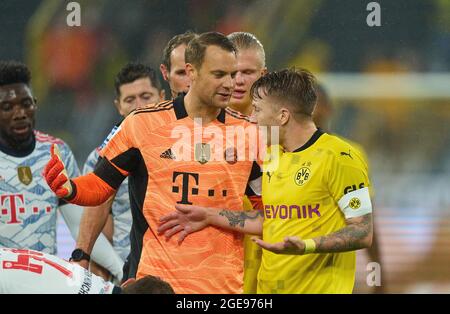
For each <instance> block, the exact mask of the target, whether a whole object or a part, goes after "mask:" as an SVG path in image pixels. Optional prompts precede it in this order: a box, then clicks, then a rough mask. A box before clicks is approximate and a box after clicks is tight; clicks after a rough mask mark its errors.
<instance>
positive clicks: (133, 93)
mask: <svg viewBox="0 0 450 314" xmlns="http://www.w3.org/2000/svg"><path fill="white" fill-rule="evenodd" d="M119 89H120V99H119V100H116V102H115V103H116V106H117V109H118V110H119V113H120V115H122V116H123V117H126V116H127V115H128V114H129V113H130V112H131V111H133V110H134V109H138V108H142V107H145V106H147V105H150V104H153V103H158V102H160V101H163V100H164V90H161V91H159V90H158V89H157V88H156V87H154V86H153V85H152V82H151V81H150V79H149V78H148V77H145V78H141V79H138V80H136V81H134V82H131V83H127V84H123V85H122V86H120V88H119Z"/></svg>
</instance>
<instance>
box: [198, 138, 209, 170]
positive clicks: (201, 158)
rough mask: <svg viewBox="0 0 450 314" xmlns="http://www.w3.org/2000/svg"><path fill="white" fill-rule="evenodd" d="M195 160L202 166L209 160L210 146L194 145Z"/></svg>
mask: <svg viewBox="0 0 450 314" xmlns="http://www.w3.org/2000/svg"><path fill="white" fill-rule="evenodd" d="M194 152H195V160H196V161H198V162H199V163H201V164H202V165H204V164H206V163H207V162H208V161H209V160H210V159H211V146H210V145H209V144H207V143H197V144H195V151H194Z"/></svg>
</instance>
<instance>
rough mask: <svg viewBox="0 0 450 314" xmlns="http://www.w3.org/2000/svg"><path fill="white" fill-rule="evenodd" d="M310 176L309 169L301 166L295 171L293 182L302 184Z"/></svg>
mask: <svg viewBox="0 0 450 314" xmlns="http://www.w3.org/2000/svg"><path fill="white" fill-rule="evenodd" d="M310 176H311V170H310V169H309V168H308V167H302V168H300V170H298V171H297V173H296V174H295V177H294V181H295V184H297V185H300V186H302V185H303V184H305V183H306V182H307V181H308V180H309V177H310Z"/></svg>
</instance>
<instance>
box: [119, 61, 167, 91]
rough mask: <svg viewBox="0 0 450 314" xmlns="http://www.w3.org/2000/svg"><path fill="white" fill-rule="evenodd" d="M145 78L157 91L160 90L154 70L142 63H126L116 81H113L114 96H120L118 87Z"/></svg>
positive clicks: (158, 80)
mask: <svg viewBox="0 0 450 314" xmlns="http://www.w3.org/2000/svg"><path fill="white" fill-rule="evenodd" d="M147 77H148V78H149V79H150V82H151V83H152V85H153V86H154V87H155V88H156V89H157V90H158V91H160V90H161V89H162V85H161V81H160V79H159V77H158V73H157V72H156V71H155V70H153V69H152V68H151V67H149V66H146V65H145V64H142V63H138V62H130V63H128V64H127V65H125V66H124V67H123V68H122V69H121V70H120V72H119V73H118V74H117V76H116V79H115V80H114V87H115V89H116V95H117V96H120V86H122V85H124V84H128V83H132V82H134V81H136V80H138V79H141V78H147Z"/></svg>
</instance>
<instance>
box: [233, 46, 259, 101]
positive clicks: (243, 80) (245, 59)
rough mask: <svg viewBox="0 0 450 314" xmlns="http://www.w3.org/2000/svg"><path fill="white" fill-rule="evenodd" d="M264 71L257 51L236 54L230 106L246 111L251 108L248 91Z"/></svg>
mask: <svg viewBox="0 0 450 314" xmlns="http://www.w3.org/2000/svg"><path fill="white" fill-rule="evenodd" d="M265 71H266V69H265V67H264V61H263V59H262V56H261V54H260V52H259V51H258V50H257V49H241V50H239V52H238V54H237V73H236V86H235V88H234V92H233V95H232V97H231V102H230V105H231V106H233V107H235V108H241V109H242V110H246V109H247V108H248V107H250V106H251V104H252V100H251V98H250V89H251V87H252V85H253V83H254V82H255V81H256V80H257V79H259V78H260V77H261V76H262V75H263V74H264V72H265Z"/></svg>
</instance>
